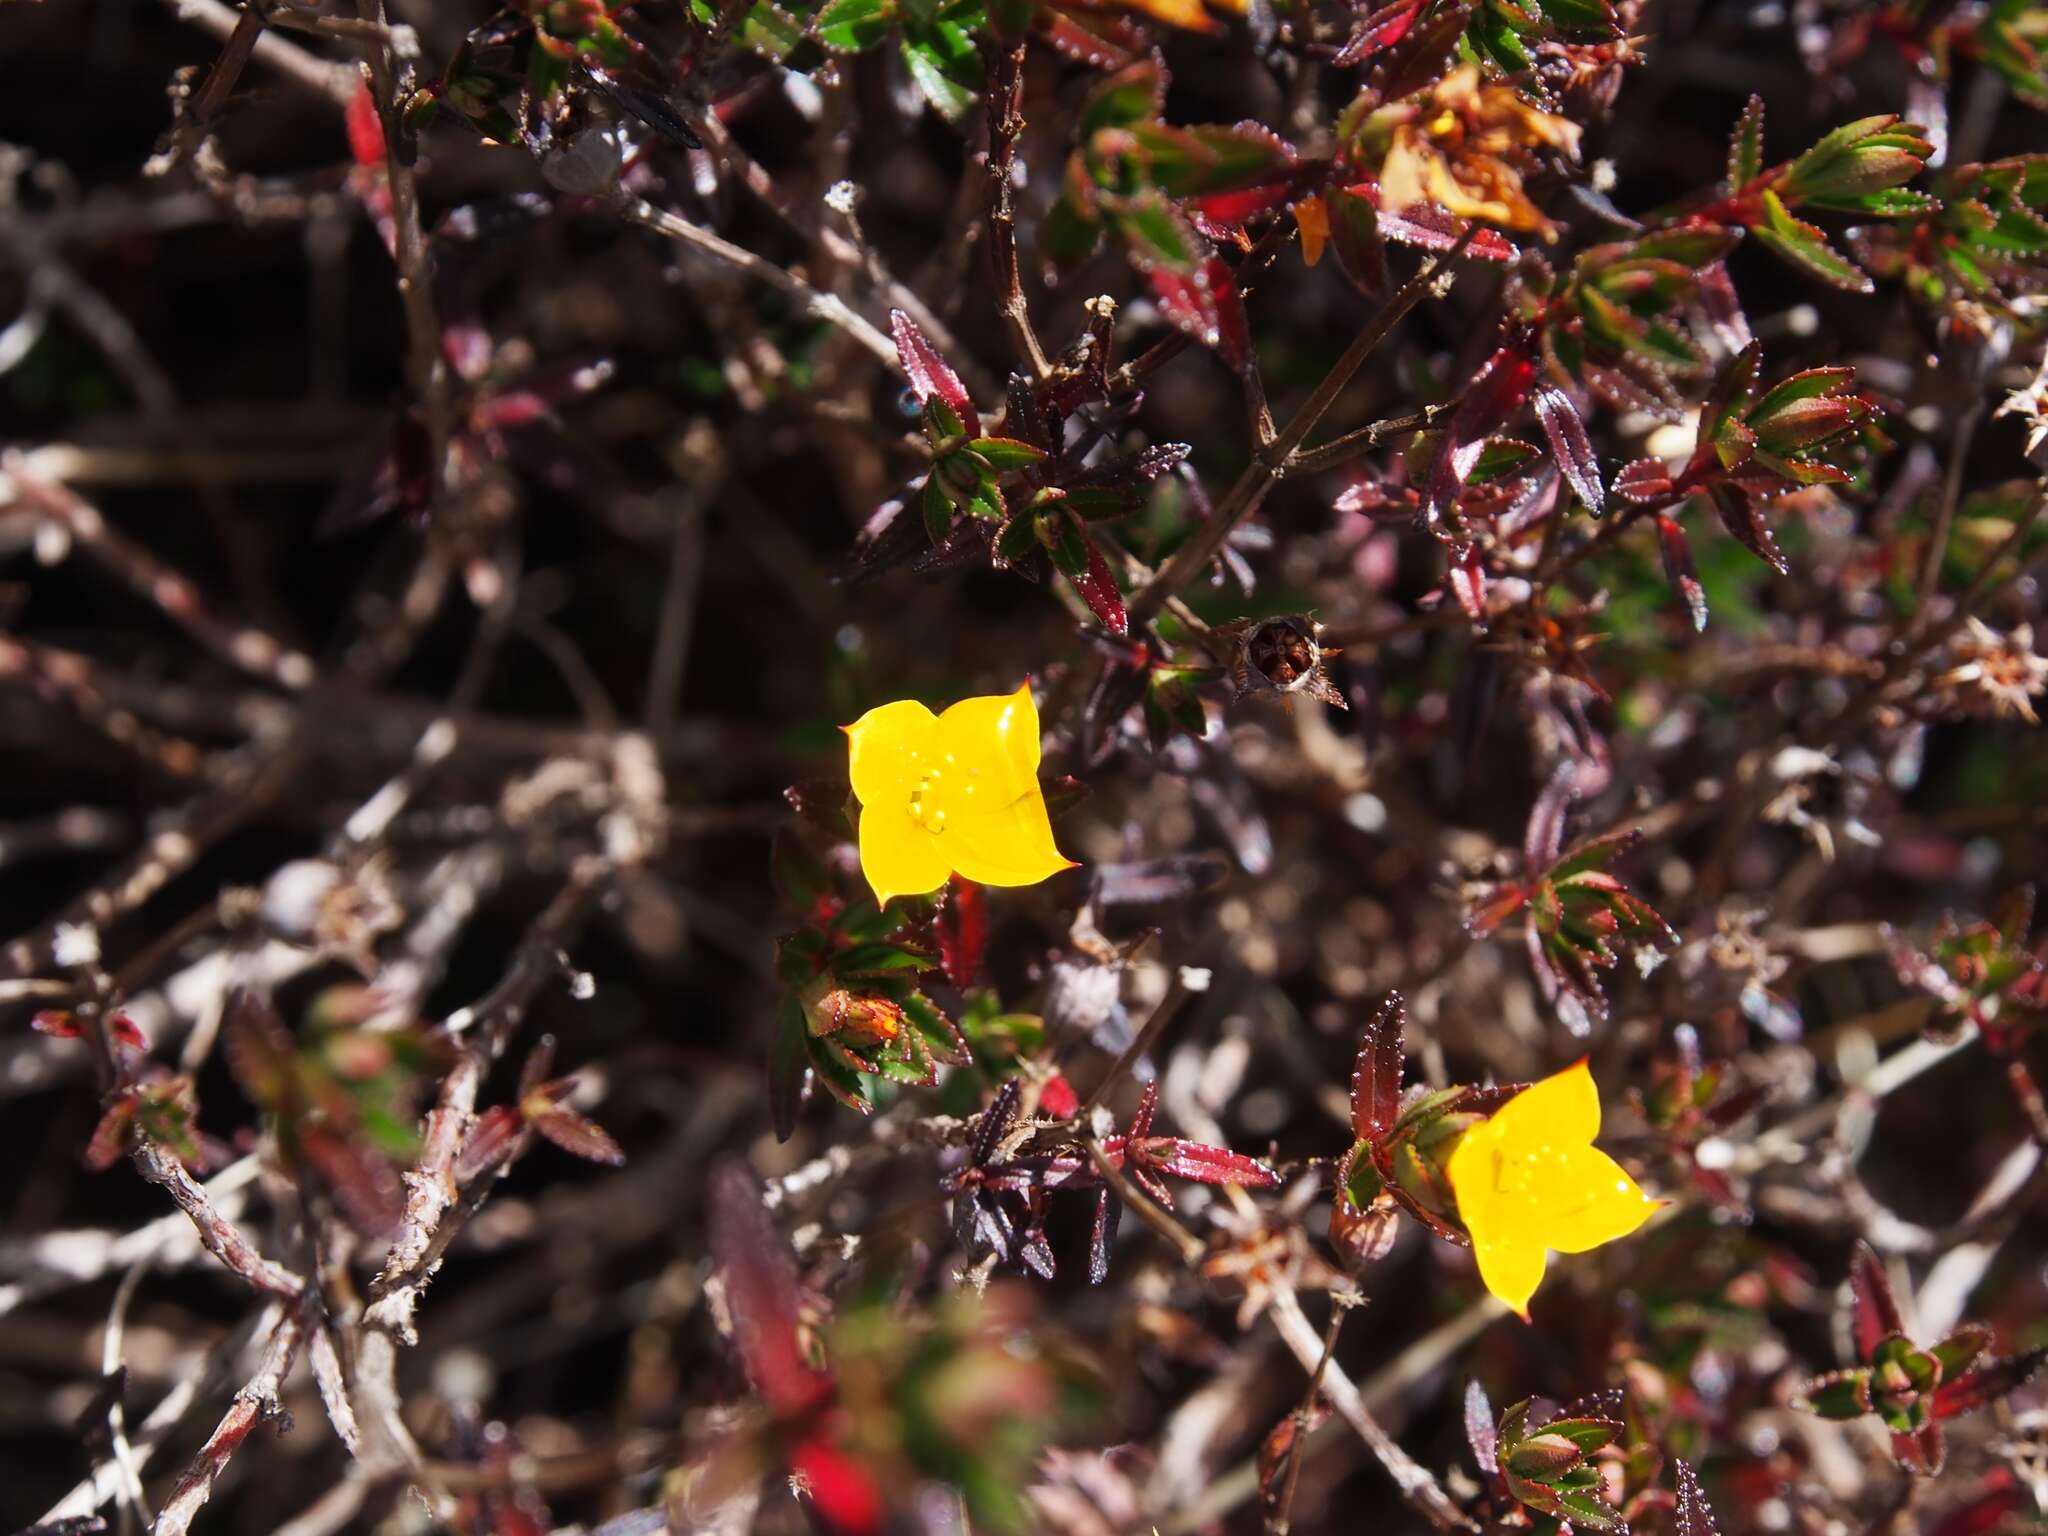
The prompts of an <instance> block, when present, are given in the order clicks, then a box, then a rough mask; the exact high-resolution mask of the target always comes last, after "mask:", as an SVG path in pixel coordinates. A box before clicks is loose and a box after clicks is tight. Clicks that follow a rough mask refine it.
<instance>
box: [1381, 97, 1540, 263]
mask: <svg viewBox="0 0 2048 1536" xmlns="http://www.w3.org/2000/svg"><path fill="white" fill-rule="evenodd" d="M1374 116H1375V117H1378V118H1380V119H1381V124H1382V125H1383V126H1385V127H1386V128H1387V130H1388V132H1389V138H1388V141H1387V150H1386V159H1385V160H1384V162H1383V163H1382V164H1381V167H1380V196H1381V205H1382V206H1383V207H1385V208H1386V209H1388V210H1389V211H1396V212H1397V211H1399V210H1400V209H1403V208H1408V207H1412V206H1414V205H1415V204H1417V203H1435V204H1436V205H1437V206H1438V207H1440V208H1443V209H1444V210H1446V211H1447V212H1450V213H1454V214H1456V215H1458V217H1460V218H1465V219H1483V220H1485V221H1486V222H1487V223H1489V224H1498V225H1500V226H1501V227H1503V228H1505V229H1526V230H1536V231H1540V232H1541V233H1542V234H1543V236H1544V237H1545V238H1546V239H1548V238H1551V236H1552V235H1553V234H1554V232H1555V226H1554V225H1553V224H1552V223H1551V222H1550V220H1548V219H1546V218H1545V217H1544V216H1543V214H1542V211H1541V210H1540V209H1538V208H1537V206H1536V205H1535V204H1534V203H1532V202H1530V201H1529V195H1528V194H1527V193H1526V192H1524V191H1523V190H1522V173H1521V171H1520V170H1519V169H1517V166H1516V162H1517V161H1524V160H1526V158H1527V156H1528V154H1529V152H1530V151H1532V150H1535V149H1556V150H1562V151H1563V152H1564V153H1565V154H1567V155H1574V156H1575V155H1577V154H1578V150H1579V125H1578V124H1577V123H1574V122H1571V121H1569V120H1567V119H1565V118H1562V117H1558V116H1555V115H1554V114H1552V113H1549V112H1545V111H1543V110H1542V109H1541V108H1540V107H1536V106H1532V105H1531V104H1530V103H1529V102H1527V101H1525V100H1524V99H1523V98H1522V97H1521V96H1520V95H1519V94H1518V93H1517V92H1516V91H1515V90H1514V89H1513V88H1512V87H1509V86H1505V85H1496V84H1492V83H1487V84H1481V83H1480V79H1479V71H1478V69H1477V67H1475V66H1473V65H1470V64H1467V65H1463V66H1461V67H1460V68H1458V69H1454V70H1452V71H1451V72H1450V73H1449V74H1448V75H1446V76H1444V78H1443V79H1442V80H1439V81H1438V82H1437V83H1436V85H1435V87H1434V88H1433V89H1432V90H1431V91H1430V92H1429V93H1428V94H1427V95H1426V96H1416V97H1412V98H1409V99H1408V100H1405V101H1400V102H1396V103H1393V104H1392V105H1390V106H1388V107H1385V108H1382V109H1381V111H1380V112H1378V113H1375V114H1374ZM1372 126H1373V125H1371V124H1368V126H1367V132H1368V133H1370V132H1371V131H1372Z"/></svg>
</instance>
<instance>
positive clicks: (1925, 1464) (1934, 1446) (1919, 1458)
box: [1892, 1419, 1948, 1477]
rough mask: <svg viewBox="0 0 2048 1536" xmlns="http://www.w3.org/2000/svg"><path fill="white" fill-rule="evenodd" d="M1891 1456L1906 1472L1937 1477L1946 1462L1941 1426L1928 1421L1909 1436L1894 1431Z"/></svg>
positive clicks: (1946, 1448) (1945, 1443)
mask: <svg viewBox="0 0 2048 1536" xmlns="http://www.w3.org/2000/svg"><path fill="white" fill-rule="evenodd" d="M1892 1454H1893V1455H1894V1456H1896V1457H1898V1459H1899V1465H1900V1466H1902V1467H1904V1468H1905V1469H1906V1470H1907V1471H1908V1472H1914V1473H1918V1474H1919V1475H1920V1476H1923V1477H1938V1476H1940V1475H1941V1469H1942V1467H1943V1466H1944V1465H1946V1464H1947V1462H1948V1441H1947V1440H1946V1439H1945V1438H1944V1437H1943V1435H1942V1433H1941V1426H1940V1425H1939V1424H1937V1423H1936V1422H1935V1421H1934V1420H1933V1419H1929V1420H1928V1421H1927V1422H1926V1423H1925V1424H1922V1425H1921V1426H1920V1427H1919V1428H1918V1429H1916V1430H1914V1431H1913V1432H1912V1433H1911V1434H1904V1433H1900V1432H1898V1431H1894V1432H1893V1434H1892Z"/></svg>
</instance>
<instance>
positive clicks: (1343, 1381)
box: [1266, 1284, 1479, 1531]
mask: <svg viewBox="0 0 2048 1536" xmlns="http://www.w3.org/2000/svg"><path fill="white" fill-rule="evenodd" d="M1266 1315H1267V1316H1268V1317H1270V1318H1271V1319H1272V1320H1273V1327H1274V1329H1275V1330H1276V1331H1277V1332H1278V1333H1279V1335H1280V1338H1281V1341H1282V1342H1283V1343H1285V1344H1286V1346H1287V1347H1288V1348H1289V1349H1290V1350H1292V1351H1293V1352H1294V1358H1295V1359H1297V1360H1299V1361H1300V1362H1301V1365H1302V1369H1303V1370H1306V1371H1315V1370H1318V1369H1321V1370H1322V1371H1323V1396H1324V1397H1325V1398H1327V1399H1328V1400H1329V1403H1330V1406H1331V1407H1332V1408H1334V1409H1335V1410H1336V1411H1337V1415H1338V1417H1339V1418H1341V1419H1343V1420H1344V1422H1345V1423H1347V1424H1349V1425H1350V1426H1351V1428H1352V1429H1353V1431H1355V1432H1356V1433H1357V1435H1358V1438H1359V1439H1360V1440H1363V1441H1364V1442H1365V1446H1366V1449H1367V1450H1369V1451H1371V1452H1372V1453H1373V1455H1374V1456H1375V1457H1376V1458H1377V1459H1378V1461H1379V1464H1380V1465H1381V1466H1382V1467H1384V1468H1385V1469H1386V1471H1387V1475H1388V1476H1390V1477H1391V1478H1393V1480H1394V1486H1395V1487H1397V1488H1399V1489H1400V1490H1401V1497H1402V1498H1404V1499H1406V1500H1407V1501H1408V1502H1409V1503H1410V1504H1411V1505H1413V1506H1414V1507H1415V1509H1416V1510H1417V1511H1418V1512H1420V1513H1421V1514H1422V1516H1423V1517H1424V1518H1425V1519H1427V1520H1428V1521H1429V1523H1430V1524H1431V1525H1433V1526H1435V1527H1436V1528H1437V1529H1438V1530H1440V1531H1476V1530H1478V1529H1479V1526H1478V1524H1477V1522H1475V1521H1474V1520H1473V1519H1472V1518H1471V1517H1470V1516H1468V1515H1467V1514H1466V1513H1465V1512H1464V1511H1463V1510H1461V1509H1459V1508H1458V1506H1457V1505H1456V1504H1454V1503H1452V1502H1451V1497H1450V1495H1449V1494H1447V1493H1445V1492H1444V1490H1443V1485H1442V1484H1440V1483H1438V1482H1437V1480H1436V1478H1435V1477H1434V1476H1433V1475H1432V1474H1431V1472H1430V1470H1429V1469H1428V1468H1427V1467H1425V1466H1423V1465H1422V1464H1421V1463H1420V1462H1418V1461H1416V1460H1415V1459H1414V1458H1413V1457H1412V1456H1410V1455H1409V1454H1408V1453H1407V1452H1406V1451H1404V1450H1402V1449H1401V1446H1400V1444H1399V1442H1397V1441H1396V1440H1395V1439H1394V1437H1393V1436H1392V1435H1390V1434H1388V1433H1387V1432H1386V1430H1385V1429H1383V1428H1381V1427H1380V1422H1379V1420H1378V1419H1376V1418H1374V1417H1373V1416H1372V1412H1371V1410H1369V1409H1368V1408H1367V1407H1366V1406H1365V1399H1364V1398H1362V1397H1361V1396H1359V1392H1358V1388H1357V1387H1356V1386H1354V1385H1353V1384H1352V1381H1351V1378H1350V1377H1349V1376H1347V1375H1345V1373H1344V1368H1343V1367H1342V1366H1340V1365H1336V1364H1325V1363H1324V1362H1323V1359H1322V1353H1323V1350H1322V1338H1321V1336H1320V1335H1318V1334H1317V1332H1316V1331H1315V1329H1314V1328H1313V1327H1312V1326H1311V1325H1310V1324H1309V1320H1308V1318H1307V1317H1306V1316H1304V1315H1303V1313H1302V1310H1301V1303H1300V1301H1298V1300H1297V1299H1296V1298H1295V1294H1294V1288H1293V1287H1292V1286H1289V1285H1284V1284H1283V1285H1277V1286H1275V1287H1274V1290H1273V1295H1272V1299H1271V1301H1270V1302H1269V1303H1268V1304H1267V1308H1266Z"/></svg>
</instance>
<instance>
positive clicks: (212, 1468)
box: [151, 1307, 301, 1536]
mask: <svg viewBox="0 0 2048 1536" xmlns="http://www.w3.org/2000/svg"><path fill="white" fill-rule="evenodd" d="M300 1328H301V1323H300V1314H299V1309H298V1308H296V1307H293V1308H291V1309H289V1310H287V1311H286V1312H285V1314H284V1316H283V1317H281V1318H280V1319H278V1323H277V1327H276V1328H275V1330H274V1331H273V1332H272V1333H271V1335H270V1342H269V1344H268V1345H267V1346H266V1347H265V1349H264V1351H263V1358H262V1360H261V1362H260V1363H259V1364H258V1365H257V1367H256V1374H255V1375H253V1376H251V1377H250V1378H249V1380H248V1382H247V1384H246V1385H244V1386H243V1388H242V1390H241V1391H239V1392H237V1393H236V1394H235V1400H234V1402H233V1403H231V1404H230V1405H229V1407H228V1411H227V1413H226V1414H225V1415H223V1416H222V1418H221V1421H220V1424H219V1426H218V1427H217V1428H216V1429H215V1430H214V1432H213V1434H212V1436H211V1437H210V1438H209V1439H208V1440H207V1442H206V1444H205V1445H204V1446H202V1447H201V1448H200V1451H199V1454H198V1455H197V1456H196V1457H194V1458H193V1461H192V1464H191V1466H189V1467H187V1468H186V1469H185V1475H184V1476H183V1477H181V1478H179V1479H178V1486H177V1487H176V1488H174V1489H173V1490H172V1491H171V1496H170V1498H169V1499H167V1500H165V1501H164V1507H163V1510H162V1512H161V1513H160V1514H158V1516H157V1518H156V1525H155V1526H154V1528H153V1529H152V1531H151V1536H185V1533H186V1532H187V1531H188V1530H190V1529H191V1526H192V1521H193V1518H194V1517H195V1516H196V1515H197V1514H198V1513H199V1511H200V1509H201V1508H203V1507H204V1506H205V1504H206V1501H207V1500H208V1499H209V1498H211V1497H212V1496H213V1485H214V1483H215V1481H216V1480H218V1478H219V1477H220V1475H221V1473H222V1472H223V1471H224V1470H226V1468H227V1464H228V1461H229V1459H230V1458H231V1457H232V1456H233V1455H234V1454H235V1452H236V1451H237V1450H239V1449H241V1446H242V1442H243V1441H245V1440H247V1439H248V1438H249V1434H250V1432H251V1431H252V1430H254V1429H255V1428H256V1426H257V1425H259V1424H261V1423H262V1422H263V1421H264V1420H265V1419H268V1418H272V1417H275V1416H276V1415H277V1414H279V1413H281V1412H283V1409H282V1407H281V1406H280V1405H279V1403H278V1392H279V1390H280V1389H281V1388H282V1387H283V1385H284V1378H285V1375H286V1373H287V1372H288V1371H290V1370H291V1367H292V1360H293V1358H294V1357H295V1356H296V1355H297V1353H298V1347H299V1333H300Z"/></svg>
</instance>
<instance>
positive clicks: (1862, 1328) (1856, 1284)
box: [1849, 1240, 1906, 1360]
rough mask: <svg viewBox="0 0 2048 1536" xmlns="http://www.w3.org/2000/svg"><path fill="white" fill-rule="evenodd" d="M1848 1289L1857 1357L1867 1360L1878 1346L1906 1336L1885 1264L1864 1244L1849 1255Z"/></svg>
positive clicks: (1859, 1242)
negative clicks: (1851, 1300) (1851, 1304)
mask: <svg viewBox="0 0 2048 1536" xmlns="http://www.w3.org/2000/svg"><path fill="white" fill-rule="evenodd" d="M1849 1288H1850V1291H1851V1294H1852V1295H1853V1296H1854V1297H1855V1305H1856V1313H1855V1316H1856V1355H1857V1358H1858V1359H1861V1360H1868V1359H1869V1358H1870V1357H1871V1355H1872V1354H1874V1353H1875V1352H1876V1350H1877V1346H1878V1345H1880V1344H1882V1343H1883V1342H1884V1341H1885V1340H1886V1339H1888V1338H1891V1337H1892V1336H1893V1335H1894V1334H1902V1333H1904V1332H1905V1331H1906V1324H1905V1321H1904V1320H1903V1319H1902V1318H1901V1317H1900V1316H1899V1303H1898V1301H1897V1299H1896V1298H1895V1297H1894V1296H1893V1295H1892V1283H1891V1281H1890V1279H1889V1278H1887V1276H1886V1275H1885V1272H1884V1265H1883V1263H1882V1262H1881V1261H1880V1260H1879V1259H1878V1257H1877V1255H1876V1254H1875V1253H1873V1252H1872V1251H1871V1248H1870V1244H1868V1243H1866V1242H1863V1241H1861V1240H1858V1242H1857V1244H1856V1246H1855V1247H1854V1248H1853V1249H1851V1250H1850V1253H1849Z"/></svg>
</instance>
